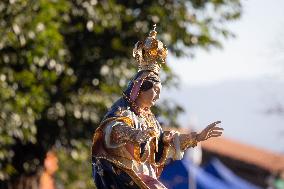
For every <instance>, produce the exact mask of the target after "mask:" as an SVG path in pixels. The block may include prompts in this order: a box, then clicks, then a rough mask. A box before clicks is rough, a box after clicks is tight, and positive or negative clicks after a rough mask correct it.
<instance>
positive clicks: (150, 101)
mask: <svg viewBox="0 0 284 189" xmlns="http://www.w3.org/2000/svg"><path fill="white" fill-rule="evenodd" d="M161 89H162V85H161V83H156V84H154V85H153V87H152V88H151V89H149V90H147V91H140V93H139V95H138V97H137V101H139V103H138V104H139V105H142V106H143V107H147V108H150V107H151V106H153V105H154V104H155V102H156V101H157V100H158V99H159V98H160V92H161Z"/></svg>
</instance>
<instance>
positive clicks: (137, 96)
mask: <svg viewBox="0 0 284 189" xmlns="http://www.w3.org/2000/svg"><path fill="white" fill-rule="evenodd" d="M155 27H156V26H155V25H154V29H153V30H152V31H151V32H150V34H149V36H148V37H147V38H146V39H145V40H143V41H139V42H137V43H136V45H135V48H134V49H133V56H134V58H135V59H136V61H137V63H138V73H137V74H136V75H135V76H134V77H133V79H132V80H131V81H130V82H129V84H128V87H127V89H126V90H125V91H124V92H123V96H122V97H121V98H120V99H119V100H118V101H116V102H115V103H114V104H113V106H112V107H111V108H110V110H109V111H108V112H107V114H106V115H105V116H104V118H103V120H102V122H101V124H100V125H99V127H98V128H97V130H96V131H95V134H94V138H93V146H92V170H93V179H94V182H95V184H96V186H97V188H98V189H108V188H109V189H124V188H130V189H138V188H142V189H156V188H157V189H158V188H159V189H160V188H164V189H165V188H166V187H165V186H164V185H163V184H162V183H161V182H160V181H159V180H158V177H159V176H160V174H161V172H162V170H163V167H164V166H165V164H166V162H167V160H169V159H173V160H180V159H182V157H183V154H184V151H185V150H186V149H188V148H190V147H195V146H196V145H197V143H198V142H200V141H204V140H207V139H208V138H210V137H219V136H221V134H222V130H223V129H222V128H221V127H218V124H219V123H221V122H220V121H216V122H214V123H212V124H210V125H208V126H207V127H206V128H205V129H204V130H203V131H201V132H200V133H196V132H191V133H189V134H180V133H179V132H177V131H163V129H162V128H161V126H160V124H159V122H158V121H157V119H156V118H155V115H153V113H152V112H151V107H152V106H153V105H154V104H155V102H156V100H158V99H159V96H160V90H161V87H162V86H161V81H160V77H159V70H160V68H161V64H164V63H165V59H166V56H167V49H166V48H165V46H164V45H163V43H162V42H161V41H159V40H157V39H156V35H157V32H156V31H155Z"/></svg>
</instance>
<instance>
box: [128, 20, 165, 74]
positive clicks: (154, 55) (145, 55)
mask: <svg viewBox="0 0 284 189" xmlns="http://www.w3.org/2000/svg"><path fill="white" fill-rule="evenodd" d="M156 36H157V31H156V24H154V26H153V30H151V31H150V33H149V36H148V37H147V38H146V39H145V40H143V41H138V42H137V43H136V44H135V47H134V49H133V57H134V58H135V60H136V61H137V63H138V71H141V70H149V71H153V72H155V73H157V74H158V73H159V71H160V68H161V64H163V63H165V62H166V57H167V55H168V50H167V48H166V47H165V45H164V44H163V43H162V42H161V41H159V40H157V39H156Z"/></svg>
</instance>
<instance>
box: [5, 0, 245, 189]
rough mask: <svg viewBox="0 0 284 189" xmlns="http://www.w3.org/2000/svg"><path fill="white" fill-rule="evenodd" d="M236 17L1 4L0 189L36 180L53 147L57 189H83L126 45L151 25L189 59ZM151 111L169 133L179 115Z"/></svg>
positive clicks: (189, 4) (209, 10)
mask: <svg viewBox="0 0 284 189" xmlns="http://www.w3.org/2000/svg"><path fill="white" fill-rule="evenodd" d="M240 13H241V5H240V2H239V0H226V1H221V0H206V1H201V0H198V1H197V0H192V1H184V0H180V1H167V0H159V1H147V0H133V1H120V0H117V1H115V0H108V1H106V0H103V1H97V0H72V1H67V0H51V1H48V0H9V1H8V0H4V1H1V2H0V107H1V109H0V145H1V146H0V162H1V164H0V180H2V181H5V182H6V181H9V180H10V179H12V178H14V177H17V176H19V175H21V174H33V173H36V172H37V171H38V170H39V169H40V168H41V167H42V162H43V159H44V156H45V153H46V152H47V151H48V150H49V149H51V148H52V147H54V146H55V148H56V149H57V152H58V156H59V159H60V170H59V171H58V174H57V182H58V183H59V185H61V186H65V188H70V189H71V188H90V187H91V181H90V179H91V168H90V167H91V166H90V161H91V160H90V157H89V155H90V145H91V138H92V134H93V132H94V130H95V128H96V127H97V125H98V123H99V121H100V119H101V118H102V116H103V114H104V113H105V112H106V110H107V108H109V107H110V106H111V104H112V103H113V102H114V101H115V100H116V99H117V98H118V97H119V96H120V95H121V91H122V89H123V88H124V87H125V85H126V84H127V81H128V79H129V78H131V76H132V75H133V74H134V72H135V66H134V64H133V65H132V64H131V63H133V62H134V60H133V59H132V58H131V53H132V48H133V46H134V44H135V42H137V41H138V40H139V39H142V38H143V37H145V36H146V35H147V33H148V32H149V30H150V28H151V26H152V24H153V23H154V22H157V23H158V27H157V29H158V34H159V39H160V40H162V41H163V42H164V43H165V44H166V45H167V47H168V49H169V50H170V52H171V53H173V54H174V55H176V56H184V55H189V56H192V55H194V52H195V51H194V50H195V49H196V48H205V49H209V48H210V47H220V46H221V44H220V43H219V39H220V37H222V36H223V37H230V36H233V35H232V34H231V32H230V31H228V30H226V29H225V23H226V22H227V21H231V20H235V19H237V18H238V17H239V16H240ZM165 73H166V74H164V76H165V84H166V85H168V86H171V85H175V84H176V83H177V81H176V76H175V75H174V74H173V73H172V71H171V69H170V68H168V67H167V68H166V69H165ZM161 104H163V103H161ZM155 111H156V112H157V113H159V115H162V116H163V117H164V119H165V120H168V123H170V124H172V125H175V126H176V125H177V124H176V118H177V116H178V113H179V112H181V111H182V108H181V107H179V106H176V105H174V104H171V105H168V102H166V103H164V105H163V106H162V107H161V108H160V109H157V110H155ZM83 181H84V182H83Z"/></svg>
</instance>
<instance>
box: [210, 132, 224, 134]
mask: <svg viewBox="0 0 284 189" xmlns="http://www.w3.org/2000/svg"><path fill="white" fill-rule="evenodd" d="M210 134H222V132H220V131H212V132H211V133H210Z"/></svg>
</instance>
